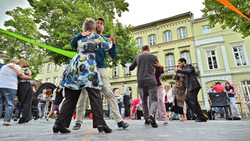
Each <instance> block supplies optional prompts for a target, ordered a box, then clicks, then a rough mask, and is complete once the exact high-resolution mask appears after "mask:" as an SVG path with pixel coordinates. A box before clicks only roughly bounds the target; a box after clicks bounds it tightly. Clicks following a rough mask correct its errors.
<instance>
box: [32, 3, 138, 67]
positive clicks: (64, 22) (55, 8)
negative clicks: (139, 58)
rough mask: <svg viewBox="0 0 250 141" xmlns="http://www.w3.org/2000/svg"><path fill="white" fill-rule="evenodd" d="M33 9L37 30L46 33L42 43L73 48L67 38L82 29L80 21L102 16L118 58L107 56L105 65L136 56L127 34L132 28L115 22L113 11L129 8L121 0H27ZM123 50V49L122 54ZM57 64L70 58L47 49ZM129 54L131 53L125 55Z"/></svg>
mask: <svg viewBox="0 0 250 141" xmlns="http://www.w3.org/2000/svg"><path fill="white" fill-rule="evenodd" d="M28 1H29V3H30V5H31V6H32V7H33V9H34V21H35V22H36V23H37V24H38V25H39V29H40V30H43V31H45V32H46V34H45V35H43V39H44V43H45V44H46V45H50V46H53V47H57V48H61V49H65V50H70V51H76V49H73V48H71V46H70V41H71V40H72V39H73V37H74V36H75V35H76V34H78V33H79V32H82V24H83V22H84V20H85V19H86V18H93V19H96V18H98V17H103V18H104V19H105V29H104V31H103V33H104V36H106V37H110V34H114V35H115V36H116V38H117V47H118V50H119V51H118V52H119V53H118V57H117V59H116V60H111V59H110V58H108V59H107V66H108V67H113V66H115V64H116V63H120V64H122V65H124V64H125V63H126V62H132V60H131V58H132V57H135V56H136V55H137V53H138V52H137V51H136V49H137V48H136V46H135V41H134V40H132V37H131V36H130V29H131V27H130V26H128V27H126V26H122V24H121V23H119V22H118V23H117V24H114V23H113V20H114V17H115V13H117V14H118V16H121V13H122V12H124V11H128V3H126V2H125V1H124V0H28ZM124 51H126V52H125V53H124ZM47 52H48V55H49V56H51V59H52V60H54V62H55V63H56V64H62V63H68V61H69V59H70V58H67V57H64V56H62V55H60V54H55V53H54V52H50V51H47ZM128 53H131V54H129V55H128Z"/></svg>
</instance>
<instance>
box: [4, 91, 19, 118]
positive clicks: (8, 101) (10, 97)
mask: <svg viewBox="0 0 250 141" xmlns="http://www.w3.org/2000/svg"><path fill="white" fill-rule="evenodd" d="M16 93H17V90H15V89H8V88H0V117H1V116H2V110H3V103H4V101H5V115H4V122H10V120H11V116H12V113H13V110H14V101H15V96H16Z"/></svg>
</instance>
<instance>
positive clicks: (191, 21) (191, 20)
mask: <svg viewBox="0 0 250 141" xmlns="http://www.w3.org/2000/svg"><path fill="white" fill-rule="evenodd" d="M189 15H190V23H191V29H192V35H193V39H194V50H195V57H196V62H197V66H198V70H200V68H199V67H200V66H199V65H198V59H199V58H197V51H196V49H195V48H196V45H195V36H194V27H193V22H194V20H193V19H192V13H191V12H190V11H189ZM200 83H201V84H202V80H201V78H200ZM201 86H202V85H201ZM201 94H202V98H203V101H204V105H205V107H206V104H205V103H206V102H205V98H204V93H203V89H202V88H201Z"/></svg>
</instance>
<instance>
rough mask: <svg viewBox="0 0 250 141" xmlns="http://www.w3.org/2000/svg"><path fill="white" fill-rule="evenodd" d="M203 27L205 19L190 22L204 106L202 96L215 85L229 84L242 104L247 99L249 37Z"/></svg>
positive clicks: (249, 79)
mask: <svg viewBox="0 0 250 141" xmlns="http://www.w3.org/2000/svg"><path fill="white" fill-rule="evenodd" d="M207 25H208V21H207V20H206V19H205V18H200V19H195V20H194V35H195V37H194V38H195V50H196V53H197V58H198V59H197V60H198V66H199V68H200V76H199V77H200V81H201V85H202V92H203V95H204V99H205V106H206V107H207V108H208V107H209V103H208V101H207V99H208V98H207V95H206V92H207V90H208V88H209V87H210V86H211V84H212V83H213V82H215V81H219V82H221V83H222V84H225V82H227V81H228V82H230V83H231V84H233V85H234V87H235V91H236V92H237V93H239V95H240V94H241V95H242V96H241V98H242V99H243V100H244V102H245V103H246V102H247V101H249V96H250V94H249V92H250V91H249V90H250V86H249V84H250V75H249V74H250V71H249V70H250V64H249V57H250V50H247V48H249V45H250V37H247V38H242V36H241V34H240V33H237V32H233V29H229V28H228V29H225V30H222V28H221V27H220V26H219V24H217V25H216V26H215V27H214V28H211V29H210V28H209V27H208V26H207ZM239 98H240V97H239Z"/></svg>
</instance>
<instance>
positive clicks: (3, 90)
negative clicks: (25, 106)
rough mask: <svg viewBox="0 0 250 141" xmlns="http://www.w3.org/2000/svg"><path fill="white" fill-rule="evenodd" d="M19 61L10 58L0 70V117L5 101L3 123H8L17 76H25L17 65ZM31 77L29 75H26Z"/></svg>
mask: <svg viewBox="0 0 250 141" xmlns="http://www.w3.org/2000/svg"><path fill="white" fill-rule="evenodd" d="M18 63H19V61H18V60H16V59H12V60H11V61H10V63H9V64H7V65H4V66H3V67H2V68H1V71H0V117H1V116H2V109H3V104H4V101H5V115H4V123H3V125H6V126H8V125H10V120H11V116H12V113H13V110H14V101H15V96H16V93H17V83H18V76H19V77H20V78H27V77H28V76H26V75H23V73H24V71H23V70H21V67H20V66H19V65H18ZM28 78H29V79H31V78H30V77H28Z"/></svg>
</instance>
